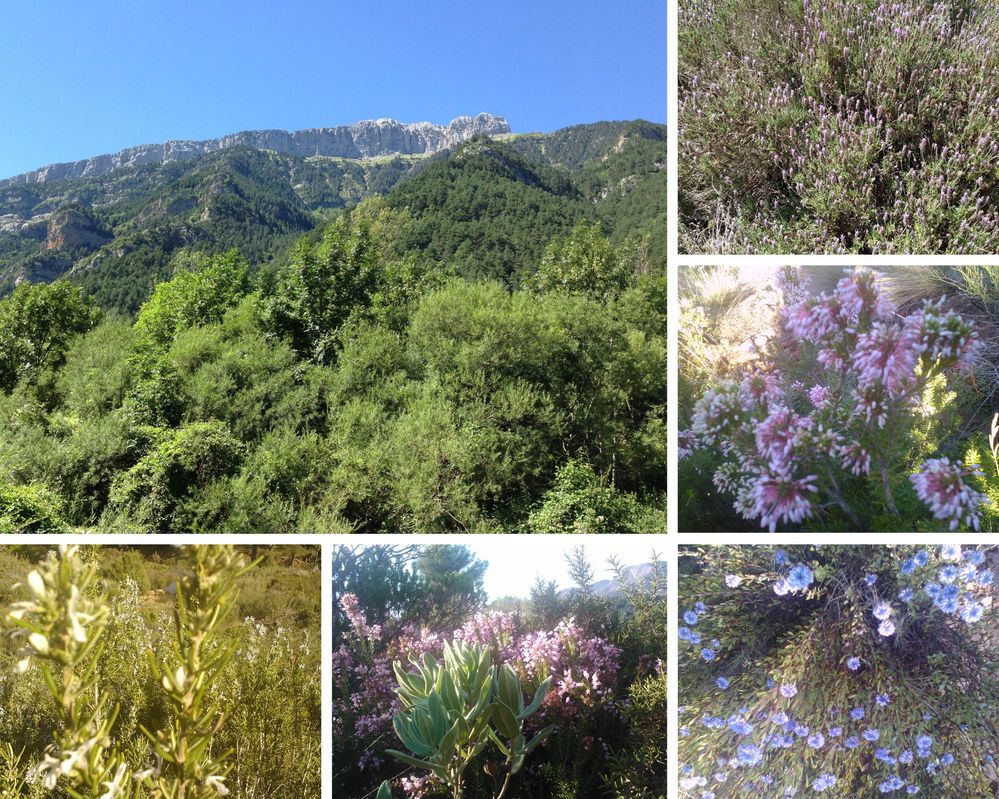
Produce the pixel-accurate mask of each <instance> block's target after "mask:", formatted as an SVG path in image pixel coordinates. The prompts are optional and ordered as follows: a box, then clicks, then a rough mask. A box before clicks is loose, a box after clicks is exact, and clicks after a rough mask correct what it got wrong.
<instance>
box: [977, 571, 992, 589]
mask: <svg viewBox="0 0 999 799" xmlns="http://www.w3.org/2000/svg"><path fill="white" fill-rule="evenodd" d="M994 580H995V576H994V575H993V574H992V572H990V571H989V570H988V569H982V570H981V571H979V572H978V573H977V574H976V575H975V582H976V583H978V584H979V585H984V586H988V585H992V583H993V581H994Z"/></svg>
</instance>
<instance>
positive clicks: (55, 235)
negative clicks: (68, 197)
mask: <svg viewBox="0 0 999 799" xmlns="http://www.w3.org/2000/svg"><path fill="white" fill-rule="evenodd" d="M112 238H113V236H112V235H111V233H110V232H109V231H108V230H106V229H105V228H104V227H103V226H102V225H101V224H100V223H99V222H98V221H97V220H96V219H95V218H94V217H93V215H92V214H90V213H89V212H88V211H86V210H85V209H82V208H81V209H77V208H66V209H63V210H61V211H57V212H55V213H54V214H52V216H51V217H49V220H48V231H47V235H46V238H45V249H46V250H73V251H78V250H83V251H85V252H93V251H94V250H96V249H98V248H100V247H102V246H104V245H105V244H107V243H108V242H109V241H111V239H112Z"/></svg>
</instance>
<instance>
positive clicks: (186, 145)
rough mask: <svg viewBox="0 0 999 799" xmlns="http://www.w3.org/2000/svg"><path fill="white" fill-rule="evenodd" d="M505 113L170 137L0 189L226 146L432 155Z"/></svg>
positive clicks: (45, 170) (489, 130) (52, 168)
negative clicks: (194, 138)
mask: <svg viewBox="0 0 999 799" xmlns="http://www.w3.org/2000/svg"><path fill="white" fill-rule="evenodd" d="M509 132H510V125H509V124H507V121H506V120H505V119H504V118H503V117H497V116H493V115H492V114H479V115H478V116H474V117H467V116H461V117H456V118H455V119H452V120H451V121H450V122H449V123H448V124H447V125H434V124H433V123H431V122H416V123H412V124H406V123H402V122H396V121H395V120H394V119H376V120H368V121H365V122H357V123H355V124H353V125H341V126H339V127H335V128H311V129H308V130H298V131H294V132H288V131H286V130H250V131H243V132H242V133H233V134H231V135H229V136H223V137H222V138H221V139H205V140H203V141H168V142H165V143H163V144H143V145H140V146H138V147H129V148H128V149H125V150H121V151H120V152H117V153H114V154H113V155H98V156H96V157H94V158H87V159H85V160H83V161H73V162H70V163H65V164H50V165H49V166H44V167H42V168H41V169H36V170H35V171H33V172H25V173H24V174H22V175H15V176H14V177H12V178H7V179H6V180H0V188H4V187H6V186H15V185H21V184H26V183H45V182H46V181H50V180H65V179H67V178H83V177H95V176H97V175H103V174H105V173H107V172H110V171H112V170H114V169H121V168H122V167H130V166H141V165H143V164H162V163H166V162H167V161H180V160H184V159H188V158H194V157H195V156H198V155H204V154H205V153H210V152H215V151H216V150H224V149H227V148H229V147H239V146H249V147H256V148H258V149H262V150H275V151H277V152H279V153H286V154H288V155H297V156H302V157H305V158H308V157H311V156H317V155H323V156H335V157H340V158H379V157H383V156H390V155H430V154H432V153H436V152H438V151H440V150H443V149H446V148H448V147H453V146H454V145H456V144H460V143H461V142H463V141H465V140H467V139H470V138H472V137H473V136H476V135H486V136H493V135H497V134H501V133H509Z"/></svg>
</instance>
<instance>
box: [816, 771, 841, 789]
mask: <svg viewBox="0 0 999 799" xmlns="http://www.w3.org/2000/svg"><path fill="white" fill-rule="evenodd" d="M835 784H836V778H835V777H834V776H833V775H832V774H820V775H819V776H818V778H817V779H816V780H815V782H813V783H812V790H813V791H824V790H825V789H826V788H832V787H833V786H834V785H835Z"/></svg>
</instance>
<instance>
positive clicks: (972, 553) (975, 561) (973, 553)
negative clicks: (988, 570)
mask: <svg viewBox="0 0 999 799" xmlns="http://www.w3.org/2000/svg"><path fill="white" fill-rule="evenodd" d="M964 559H965V560H966V561H968V563H970V564H971V565H972V566H981V565H982V564H983V563H984V562H985V553H984V552H982V551H981V550H980V549H968V550H965V552H964Z"/></svg>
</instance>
